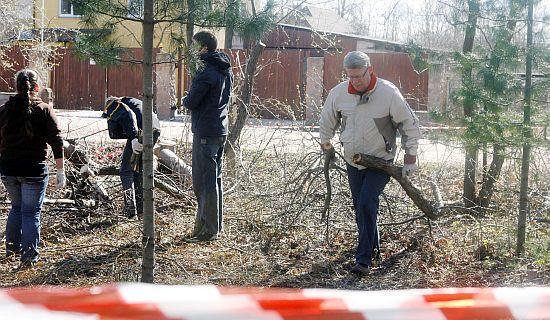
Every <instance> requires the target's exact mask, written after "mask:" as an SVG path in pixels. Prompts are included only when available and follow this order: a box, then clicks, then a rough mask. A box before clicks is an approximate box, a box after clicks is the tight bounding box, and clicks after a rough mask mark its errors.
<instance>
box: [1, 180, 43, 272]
mask: <svg viewBox="0 0 550 320" xmlns="http://www.w3.org/2000/svg"><path fill="white" fill-rule="evenodd" d="M2 182H3V183H4V186H6V190H7V191H8V195H9V197H10V201H11V209H10V213H9V215H8V221H7V223H6V255H11V254H19V253H21V261H31V262H36V261H37V260H38V255H39V252H38V244H39V243H40V210H41V209H42V202H44V195H45V193H46V187H47V185H48V175H45V176H41V177H13V176H2Z"/></svg>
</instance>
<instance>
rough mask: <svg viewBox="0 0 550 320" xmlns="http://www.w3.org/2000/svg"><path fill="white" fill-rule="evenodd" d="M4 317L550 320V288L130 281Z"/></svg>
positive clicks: (42, 292)
mask: <svg viewBox="0 0 550 320" xmlns="http://www.w3.org/2000/svg"><path fill="white" fill-rule="evenodd" d="M0 319H32V320H37V319H61V320H65V319H159V320H163V319H170V320H175V319H182V320H183V319H190V320H195V319H201V320H202V319H232V320H233V319H261V320H264V319H265V320H276V319H285V320H286V319H291V320H294V319H344V320H355V319H367V320H377V319H395V320H397V319H399V320H407V319H426V320H431V319H433V320H459V319H484V320H492V319H495V320H496V319H499V320H500V319H525V320H531V319H533V320H535V319H536V320H539V319H550V288H544V287H530V288H460V289H433V290H432V289H417V290H395V291H349V290H332V289H277V288H268V289H261V288H223V287H222V288H219V287H215V286H165V285H149V284H139V283H137V284H134V283H123V284H116V285H107V286H102V287H92V288H84V289H67V288H60V287H38V288H14V289H5V290H3V291H0Z"/></svg>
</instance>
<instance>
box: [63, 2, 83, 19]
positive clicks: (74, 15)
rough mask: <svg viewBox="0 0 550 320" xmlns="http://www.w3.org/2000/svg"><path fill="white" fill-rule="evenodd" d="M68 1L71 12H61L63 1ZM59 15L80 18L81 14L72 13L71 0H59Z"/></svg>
mask: <svg viewBox="0 0 550 320" xmlns="http://www.w3.org/2000/svg"><path fill="white" fill-rule="evenodd" d="M67 1H68V2H69V5H70V8H71V13H63V2H67ZM59 17H60V18H80V17H82V15H80V14H74V5H73V4H72V2H71V0H59Z"/></svg>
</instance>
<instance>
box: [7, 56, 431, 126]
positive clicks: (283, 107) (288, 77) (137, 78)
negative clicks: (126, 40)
mask: <svg viewBox="0 0 550 320" xmlns="http://www.w3.org/2000/svg"><path fill="white" fill-rule="evenodd" d="M349 47H350V48H349V49H350V50H354V48H353V47H352V46H351V45H349ZM228 53H229V55H230V56H231V60H232V63H233V72H234V74H235V78H236V79H237V81H236V85H237V86H238V85H239V81H238V79H242V77H241V75H242V74H244V69H245V64H246V56H247V54H246V52H245V51H243V50H230V52H228ZM131 54H133V55H134V57H135V58H136V59H140V58H141V49H131ZM369 56H370V57H371V60H372V64H373V67H374V70H375V72H376V73H377V74H378V76H379V77H381V78H384V79H387V80H389V81H391V82H393V83H394V84H395V85H396V86H397V87H398V88H399V89H400V90H401V92H402V93H403V95H404V96H405V97H406V98H407V100H408V102H409V103H410V105H411V107H412V108H413V109H415V110H426V105H427V95H428V73H427V72H424V73H422V74H417V73H416V72H415V70H414V69H413V67H412V65H411V62H410V59H409V57H408V56H407V54H405V53H372V54H369ZM10 57H12V60H13V64H14V67H13V68H12V70H1V69H0V75H1V76H2V80H3V81H0V91H13V83H12V82H13V81H12V80H11V79H12V78H13V72H14V70H18V69H21V68H23V67H24V66H26V65H27V64H28V63H27V62H26V61H25V58H24V56H23V54H22V53H21V50H19V49H18V48H14V49H12V52H11V53H10ZM308 57H323V58H324V65H323V77H322V78H323V84H322V85H323V92H324V97H326V94H327V93H328V91H329V90H330V88H332V87H333V86H335V85H336V84H337V83H339V82H340V81H342V79H343V78H342V76H343V73H342V60H343V57H344V53H342V52H338V51H336V50H325V51H319V50H317V49H299V48H289V49H280V48H271V49H266V50H265V51H264V53H263V55H262V57H261V60H260V64H259V68H258V71H257V76H256V78H255V84H254V91H253V92H254V99H253V109H254V113H255V114H256V115H258V116H260V117H264V118H291V119H304V117H305V101H306V98H305V81H306V72H307V58H308ZM54 62H55V67H54V68H53V70H52V73H51V87H52V89H53V91H54V97H55V104H56V108H59V109H84V110H100V109H101V108H102V103H103V101H104V99H105V97H106V96H109V95H116V96H122V95H130V96H134V97H141V95H142V91H143V88H142V80H141V65H136V64H133V65H132V64H123V65H121V66H116V67H108V68H104V67H100V66H98V65H94V64H93V62H91V61H90V60H89V59H85V60H79V59H78V58H77V57H76V55H75V54H74V51H73V49H70V48H59V49H58V54H57V55H56V58H55V61H54ZM189 83H190V79H189V77H188V76H185V77H183V87H184V90H188V89H189ZM320 102H321V101H320Z"/></svg>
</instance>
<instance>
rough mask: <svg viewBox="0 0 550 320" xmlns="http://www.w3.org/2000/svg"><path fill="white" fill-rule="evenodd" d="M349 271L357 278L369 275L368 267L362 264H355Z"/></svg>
mask: <svg viewBox="0 0 550 320" xmlns="http://www.w3.org/2000/svg"><path fill="white" fill-rule="evenodd" d="M350 271H351V273H354V274H356V275H358V276H366V275H368V274H369V273H370V267H369V266H367V265H364V264H362V263H356V264H355V265H354V266H353V267H352V268H351V270H350Z"/></svg>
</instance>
